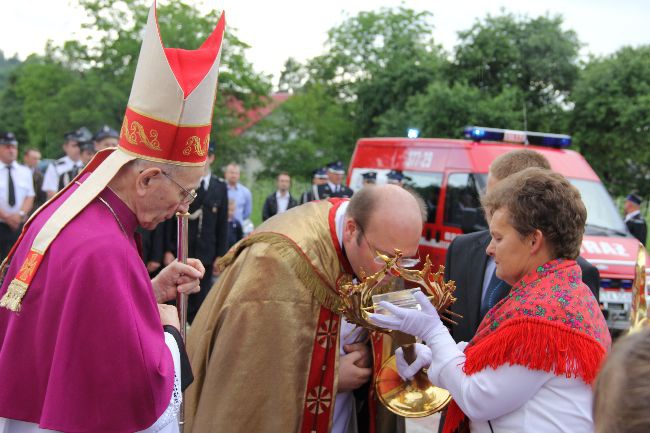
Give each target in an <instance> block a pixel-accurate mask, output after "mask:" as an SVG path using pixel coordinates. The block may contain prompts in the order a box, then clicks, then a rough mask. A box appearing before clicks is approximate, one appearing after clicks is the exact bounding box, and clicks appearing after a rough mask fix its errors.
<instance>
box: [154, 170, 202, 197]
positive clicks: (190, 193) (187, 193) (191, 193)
mask: <svg viewBox="0 0 650 433" xmlns="http://www.w3.org/2000/svg"><path fill="white" fill-rule="evenodd" d="M160 172H161V173H162V174H163V175H164V176H165V177H166V178H167V179H169V180H171V181H172V182H174V183H175V184H176V186H178V187H179V188H180V189H181V190H183V193H184V195H183V199H182V200H181V204H184V205H189V204H191V203H192V202H193V201H194V200H196V196H197V194H196V191H194V190H192V191H188V190H186V189H185V188H183V185H181V184H180V183H178V182H176V181H175V180H174V179H173V178H172V177H171V176H170V175H168V174H167V173H165V172H164V171H162V170H161V171H160Z"/></svg>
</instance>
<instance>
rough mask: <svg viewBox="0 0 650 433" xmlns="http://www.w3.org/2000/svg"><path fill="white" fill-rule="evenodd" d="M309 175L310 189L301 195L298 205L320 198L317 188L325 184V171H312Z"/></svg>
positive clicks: (323, 168) (321, 169)
mask: <svg viewBox="0 0 650 433" xmlns="http://www.w3.org/2000/svg"><path fill="white" fill-rule="evenodd" d="M311 173H312V176H311V188H309V189H308V190H307V191H305V192H303V193H302V196H301V197H300V204H303V203H307V202H310V201H314V200H320V199H321V197H320V196H319V195H318V187H319V186H320V185H323V184H325V183H327V169H326V168H325V167H321V168H317V169H314V170H313V171H312V172H311Z"/></svg>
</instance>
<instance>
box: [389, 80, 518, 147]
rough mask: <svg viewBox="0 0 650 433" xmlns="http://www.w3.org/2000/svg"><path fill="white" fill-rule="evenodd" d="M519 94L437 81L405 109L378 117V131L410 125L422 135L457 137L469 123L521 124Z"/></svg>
mask: <svg viewBox="0 0 650 433" xmlns="http://www.w3.org/2000/svg"><path fill="white" fill-rule="evenodd" d="M519 99H520V96H519V94H518V92H517V90H516V89H505V90H504V91H503V92H502V93H500V94H498V95H495V96H492V95H490V94H488V93H487V92H484V91H481V90H480V89H478V88H476V87H473V86H470V85H468V84H464V83H456V84H453V85H451V86H449V85H447V84H446V83H444V82H439V81H438V82H434V83H432V84H431V85H429V87H428V88H427V89H426V92H424V93H421V94H418V95H415V96H413V97H411V98H410V99H409V100H408V103H407V104H406V109H405V110H403V111H400V110H395V109H392V110H390V111H388V112H387V113H386V114H385V115H383V116H381V118H379V119H378V123H379V124H380V127H379V135H381V136H404V134H405V131H406V130H407V129H408V128H412V127H414V128H418V129H419V130H420V133H421V135H422V136H423V137H457V138H460V133H461V131H462V128H463V127H464V126H466V125H499V127H503V128H511V129H514V128H517V127H520V126H521V121H522V113H521V109H520V107H519Z"/></svg>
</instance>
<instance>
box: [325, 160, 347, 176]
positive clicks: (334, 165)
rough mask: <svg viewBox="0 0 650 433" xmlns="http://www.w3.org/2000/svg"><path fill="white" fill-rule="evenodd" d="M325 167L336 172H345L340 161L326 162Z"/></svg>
mask: <svg viewBox="0 0 650 433" xmlns="http://www.w3.org/2000/svg"><path fill="white" fill-rule="evenodd" d="M327 169H328V170H329V171H330V172H332V173H336V174H345V167H343V163H342V162H341V161H334V162H330V163H329V164H327Z"/></svg>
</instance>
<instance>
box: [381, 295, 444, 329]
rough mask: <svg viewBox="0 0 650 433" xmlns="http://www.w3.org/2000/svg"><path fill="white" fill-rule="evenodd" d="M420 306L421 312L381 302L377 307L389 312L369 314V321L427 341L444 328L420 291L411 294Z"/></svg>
mask: <svg viewBox="0 0 650 433" xmlns="http://www.w3.org/2000/svg"><path fill="white" fill-rule="evenodd" d="M413 296H415V299H416V300H417V301H418V304H420V307H421V308H422V311H418V310H413V309H410V308H401V307H397V306H395V305H393V304H391V303H390V302H385V301H382V302H380V303H379V305H380V306H381V307H383V308H385V309H386V310H388V311H390V312H391V314H392V315H391V316H389V315H387V314H370V315H369V316H370V321H371V322H372V323H374V324H375V325H377V326H381V327H382V328H388V329H393V330H395V331H401V332H404V333H406V334H410V335H414V336H416V337H420V338H421V339H422V340H423V341H429V340H430V339H432V337H433V335H435V334H436V331H438V330H439V329H440V328H441V327H442V328H444V325H443V324H442V321H441V320H440V316H439V315H438V312H437V311H436V308H435V307H434V306H433V305H431V302H429V299H428V298H427V297H426V295H425V294H424V293H422V292H421V291H417V292H415V293H414V294H413Z"/></svg>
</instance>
